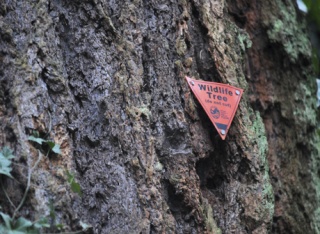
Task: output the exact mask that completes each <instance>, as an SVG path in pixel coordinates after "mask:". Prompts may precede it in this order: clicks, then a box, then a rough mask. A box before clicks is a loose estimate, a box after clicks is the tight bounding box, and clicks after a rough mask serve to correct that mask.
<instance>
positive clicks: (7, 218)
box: [0, 212, 12, 230]
mask: <svg viewBox="0 0 320 234" xmlns="http://www.w3.org/2000/svg"><path fill="white" fill-rule="evenodd" d="M0 215H1V217H2V219H3V221H4V223H5V225H6V227H7V228H8V229H9V230H11V229H12V228H11V221H12V219H11V217H10V216H9V215H7V214H4V213H2V212H0Z"/></svg>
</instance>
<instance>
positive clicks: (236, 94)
mask: <svg viewBox="0 0 320 234" xmlns="http://www.w3.org/2000/svg"><path fill="white" fill-rule="evenodd" d="M186 79H187V81H188V84H189V86H190V88H191V90H192V92H193V93H194V94H195V95H196V97H197V99H198V100H199V102H200V103H201V105H202V107H203V109H204V110H205V111H206V113H207V115H208V116H209V118H210V120H211V122H212V123H213V125H214V126H215V127H216V129H217V131H218V133H219V135H220V136H221V138H222V140H224V139H226V136H227V133H228V130H229V128H230V125H231V123H232V120H233V117H234V114H235V113H236V110H237V108H238V104H239V102H240V99H241V96H242V93H243V90H242V89H239V88H236V87H233V86H231V85H227V84H221V83H215V82H208V81H202V80H194V79H191V78H189V77H187V76H186Z"/></svg>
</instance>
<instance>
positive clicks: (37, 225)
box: [33, 218, 50, 229]
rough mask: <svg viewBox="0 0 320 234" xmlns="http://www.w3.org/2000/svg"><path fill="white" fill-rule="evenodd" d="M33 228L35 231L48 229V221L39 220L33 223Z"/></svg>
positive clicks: (44, 219)
mask: <svg viewBox="0 0 320 234" xmlns="http://www.w3.org/2000/svg"><path fill="white" fill-rule="evenodd" d="M33 225H34V227H35V228H36V229H40V228H44V227H45V228H49V227H50V224H49V222H48V220H47V219H46V218H42V219H39V220H38V221H37V222H35V223H34V224H33Z"/></svg>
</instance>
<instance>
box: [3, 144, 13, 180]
mask: <svg viewBox="0 0 320 234" xmlns="http://www.w3.org/2000/svg"><path fill="white" fill-rule="evenodd" d="M5 148H6V147H5ZM5 148H4V149H3V150H2V151H1V152H0V174H2V175H6V176H9V177H11V178H13V177H12V175H11V173H10V172H11V170H12V168H11V160H10V159H12V158H14V156H13V155H12V152H11V151H9V150H8V149H5Z"/></svg>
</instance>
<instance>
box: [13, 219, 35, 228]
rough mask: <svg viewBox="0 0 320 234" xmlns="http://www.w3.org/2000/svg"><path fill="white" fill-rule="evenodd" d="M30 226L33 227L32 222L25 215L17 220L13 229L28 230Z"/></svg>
mask: <svg viewBox="0 0 320 234" xmlns="http://www.w3.org/2000/svg"><path fill="white" fill-rule="evenodd" d="M29 227H32V222H31V221H29V220H27V219H25V218H23V217H20V218H18V219H17V221H16V222H15V224H14V228H13V229H14V230H17V231H26V230H27V228H29Z"/></svg>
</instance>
